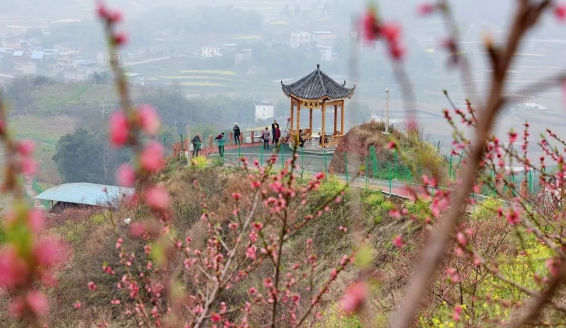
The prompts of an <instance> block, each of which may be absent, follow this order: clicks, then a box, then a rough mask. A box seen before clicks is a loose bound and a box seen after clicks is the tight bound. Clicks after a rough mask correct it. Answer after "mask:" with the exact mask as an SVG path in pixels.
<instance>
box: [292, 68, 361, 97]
mask: <svg viewBox="0 0 566 328" xmlns="http://www.w3.org/2000/svg"><path fill="white" fill-rule="evenodd" d="M281 85H282V87H283V92H284V93H285V94H286V95H287V96H289V97H290V96H293V97H296V98H300V99H307V100H318V99H323V98H328V99H329V100H339V99H345V98H350V97H352V95H353V94H354V90H355V89H356V86H354V87H353V88H346V81H344V84H342V85H340V84H339V83H337V82H336V81H334V80H333V79H332V78H331V77H330V76H328V75H326V74H324V73H323V72H322V71H321V70H320V65H316V70H315V71H314V72H312V73H310V74H309V75H307V76H305V77H303V78H302V79H300V80H299V81H297V82H295V83H292V84H289V85H285V84H283V81H281Z"/></svg>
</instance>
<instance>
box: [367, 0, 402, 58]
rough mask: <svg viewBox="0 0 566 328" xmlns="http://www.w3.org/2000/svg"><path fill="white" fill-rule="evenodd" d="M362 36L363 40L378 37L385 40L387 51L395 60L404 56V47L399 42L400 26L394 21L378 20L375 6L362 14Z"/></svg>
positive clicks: (377, 38) (369, 40) (371, 39)
mask: <svg viewBox="0 0 566 328" xmlns="http://www.w3.org/2000/svg"><path fill="white" fill-rule="evenodd" d="M360 25H361V32H362V37H363V39H364V40H365V41H368V42H372V41H377V40H379V39H380V38H382V39H384V40H385V41H386V42H387V46H388V52H389V55H390V56H391V58H393V59H394V60H395V61H400V60H402V59H403V57H404V56H405V48H404V47H403V45H402V44H401V40H400V39H401V26H399V25H398V24H396V23H383V22H381V21H380V20H379V18H378V16H377V12H376V10H375V8H368V10H367V11H366V12H365V13H364V15H363V16H362V19H361V22H360Z"/></svg>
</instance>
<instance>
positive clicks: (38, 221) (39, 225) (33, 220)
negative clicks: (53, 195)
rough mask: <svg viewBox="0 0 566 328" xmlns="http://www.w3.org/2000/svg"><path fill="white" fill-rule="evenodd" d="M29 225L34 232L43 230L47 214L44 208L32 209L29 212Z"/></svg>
mask: <svg viewBox="0 0 566 328" xmlns="http://www.w3.org/2000/svg"><path fill="white" fill-rule="evenodd" d="M27 218H28V225H29V227H30V229H31V230H32V231H33V232H34V233H36V234H37V233H40V232H41V231H43V227H44V225H45V215H44V213H43V211H42V210H38V209H32V210H30V211H29V212H28V215H27Z"/></svg>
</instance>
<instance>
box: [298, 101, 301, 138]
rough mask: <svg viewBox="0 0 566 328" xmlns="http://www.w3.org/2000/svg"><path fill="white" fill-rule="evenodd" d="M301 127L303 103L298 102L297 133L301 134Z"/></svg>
mask: <svg viewBox="0 0 566 328" xmlns="http://www.w3.org/2000/svg"><path fill="white" fill-rule="evenodd" d="M300 129H301V103H300V102H298V103H297V135H299V130H300Z"/></svg>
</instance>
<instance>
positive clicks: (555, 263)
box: [545, 259, 560, 277]
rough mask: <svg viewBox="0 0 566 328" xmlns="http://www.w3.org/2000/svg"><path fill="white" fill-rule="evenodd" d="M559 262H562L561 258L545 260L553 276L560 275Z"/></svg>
mask: <svg viewBox="0 0 566 328" xmlns="http://www.w3.org/2000/svg"><path fill="white" fill-rule="evenodd" d="M559 264H560V260H558V259H548V260H546V262H545V265H546V267H547V268H548V271H549V272H550V274H551V275H552V276H553V277H556V276H557V275H558V271H559Z"/></svg>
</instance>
